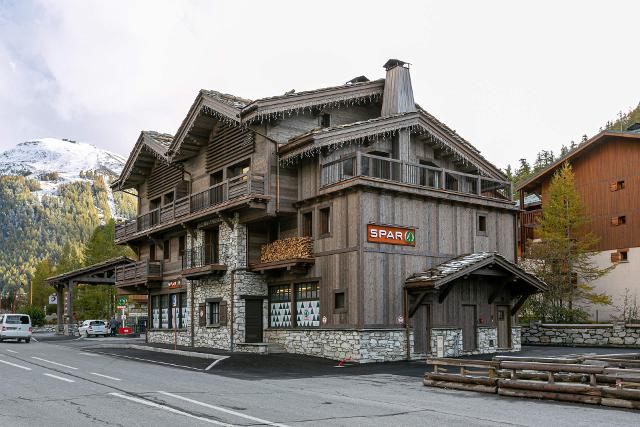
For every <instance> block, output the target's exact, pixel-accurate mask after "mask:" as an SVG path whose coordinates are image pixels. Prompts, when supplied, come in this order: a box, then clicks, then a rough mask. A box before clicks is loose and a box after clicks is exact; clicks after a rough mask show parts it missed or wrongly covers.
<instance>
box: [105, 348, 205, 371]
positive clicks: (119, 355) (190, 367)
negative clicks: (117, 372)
mask: <svg viewBox="0 0 640 427" xmlns="http://www.w3.org/2000/svg"><path fill="white" fill-rule="evenodd" d="M99 353H100V354H106V355H109V356H115V357H124V358H125V359H132V360H142V361H143V362H153V363H159V364H161V365H168V366H176V367H178V368H187V369H193V370H194V371H202V369H200V368H194V367H192V366H186V365H176V364H175V363H169V362H160V361H159V360H153V359H143V358H141V357H133V356H125V355H124V354H115V353H104V352H102V351H101V352H99Z"/></svg>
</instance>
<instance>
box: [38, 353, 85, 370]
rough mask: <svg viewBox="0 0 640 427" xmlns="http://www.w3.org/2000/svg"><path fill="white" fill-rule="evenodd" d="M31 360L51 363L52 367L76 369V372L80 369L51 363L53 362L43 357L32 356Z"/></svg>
mask: <svg viewBox="0 0 640 427" xmlns="http://www.w3.org/2000/svg"><path fill="white" fill-rule="evenodd" d="M31 358H32V359H36V360H42V361H43V362H47V363H51V364H52V365H58V366H62V367H63V368H69V369H76V370H77V369H78V368H74V367H73V366H69V365H63V364H62V363H58V362H53V361H51V360H47V359H43V358H41V357H35V356H31Z"/></svg>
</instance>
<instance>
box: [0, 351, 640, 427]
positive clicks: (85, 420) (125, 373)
mask: <svg viewBox="0 0 640 427" xmlns="http://www.w3.org/2000/svg"><path fill="white" fill-rule="evenodd" d="M98 342H100V341H99V340H95V341H92V343H98ZM104 342H109V341H103V342H102V343H104ZM86 344H87V343H86V342H84V341H73V342H65V341H52V342H47V343H45V342H33V341H32V343H31V344H24V343H21V344H16V343H8V342H4V343H1V344H0V426H12V427H13V426H65V427H68V426H87V425H115V426H165V425H167V426H182V425H190V426H193V425H195V426H199V425H203V426H204V425H271V426H279V425H280V426H285V425H286V426H307V425H308V426H361V425H362V426H364V425H367V426H369V425H380V426H418V425H441V426H470V425H473V426H476V425H479V426H485V425H487V426H489V425H527V426H539V425H543V424H544V425H552V426H599V425H602V426H611V425H616V426H625V425H629V426H631V425H634V426H635V425H638V417H639V414H638V413H637V412H632V411H625V410H618V409H611V408H602V407H594V406H588V405H571V404H564V403H557V402H548V401H535V400H527V399H509V398H504V397H498V396H495V395H485V394H480V393H471V392H460V391H447V390H440V389H432V388H428V387H424V386H423V385H422V383H421V382H420V377H419V375H417V373H418V372H419V371H420V370H422V369H423V368H421V367H420V366H419V365H418V364H405V365H404V367H403V365H399V364H389V365H386V364H385V365H386V366H385V365H378V366H374V367H353V368H344V369H339V368H333V365H332V364H331V365H329V364H330V363H332V362H326V361H323V363H326V365H322V367H316V366H315V363H314V361H313V360H308V361H307V362H309V364H308V366H307V369H308V370H309V375H308V376H304V375H300V374H299V372H298V371H300V370H302V369H303V368H304V366H303V365H304V364H303V363H299V364H298V365H297V367H296V372H298V374H296V375H295V376H293V377H290V376H287V375H278V374H277V372H279V371H278V369H282V368H274V369H275V374H274V372H270V373H269V372H265V375H260V374H259V372H258V371H257V370H256V368H255V367H253V368H252V369H253V371H252V372H254V373H252V374H250V375H247V376H245V377H241V376H238V375H231V374H230V372H231V371H234V370H241V366H242V363H240V362H232V361H233V359H234V358H235V357H236V356H234V355H231V357H230V358H229V359H225V361H223V362H226V363H227V368H224V364H223V363H222V362H221V363H220V366H219V367H218V365H215V366H213V367H212V368H211V369H209V370H208V371H205V370H204V369H206V367H208V365H210V363H211V362H212V361H211V360H208V359H206V361H205V359H195V360H190V361H188V363H185V364H184V365H182V364H180V363H173V362H179V361H180V360H176V359H167V358H165V359H161V358H162V356H157V357H160V358H159V359H153V358H155V357H156V356H151V355H150V354H151V353H150V352H149V354H144V353H146V352H141V353H137V356H135V355H134V356H132V353H127V354H125V353H124V352H122V353H120V354H117V352H116V351H115V350H107V349H101V350H88V349H87V348H85V347H86ZM97 351H100V352H99V353H98V352H97ZM106 353H109V354H106ZM125 355H128V356H130V357H128V358H124V357H122V356H125ZM147 356H148V357H147ZM256 357H262V358H267V357H269V358H270V357H271V356H256ZM287 357H290V358H291V359H289V360H291V361H293V360H294V358H295V357H294V356H290V355H283V356H282V358H275V359H274V360H281V361H282V360H288V359H286V358H287ZM163 360H164V362H165V363H160V362H162V361H163ZM246 360H247V361H250V360H253V359H246ZM262 360H264V361H265V362H263V364H264V366H265V370H266V371H270V370H271V369H269V363H272V362H271V361H270V360H271V359H262ZM301 360H304V359H301ZM207 362H208V363H207ZM168 363H172V365H169V364H168ZM318 363H320V361H318ZM173 365H179V366H173ZM280 365H281V363H278V364H276V365H275V366H280ZM238 366H240V367H238ZM216 369H219V371H216ZM331 369H332V370H331ZM283 372H286V369H284V370H283Z"/></svg>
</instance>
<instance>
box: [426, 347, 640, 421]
mask: <svg viewBox="0 0 640 427" xmlns="http://www.w3.org/2000/svg"><path fill="white" fill-rule="evenodd" d="M639 362H640V354H639V353H635V354H629V353H628V354H625V355H606V356H596V357H577V358H571V359H569V358H518V357H513V358H511V360H509V356H501V357H496V358H494V360H493V361H482V360H461V359H427V363H428V364H430V365H433V372H427V373H426V374H425V376H424V380H423V383H424V385H426V386H431V387H442V388H450V389H456V390H469V391H480V392H485V393H497V394H498V395H501V396H509V397H527V398H533V399H550V400H558V401H563V402H578V403H588V404H593V405H603V406H615V407H620V408H627V409H640V369H637V365H638V363H639ZM469 368H474V369H473V370H471V369H469ZM452 369H453V371H451V370H452Z"/></svg>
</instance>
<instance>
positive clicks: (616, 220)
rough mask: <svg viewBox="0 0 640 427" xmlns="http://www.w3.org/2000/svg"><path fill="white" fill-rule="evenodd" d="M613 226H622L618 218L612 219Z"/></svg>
mask: <svg viewBox="0 0 640 427" xmlns="http://www.w3.org/2000/svg"><path fill="white" fill-rule="evenodd" d="M611 225H620V223H619V221H618V217H614V218H611Z"/></svg>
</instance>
